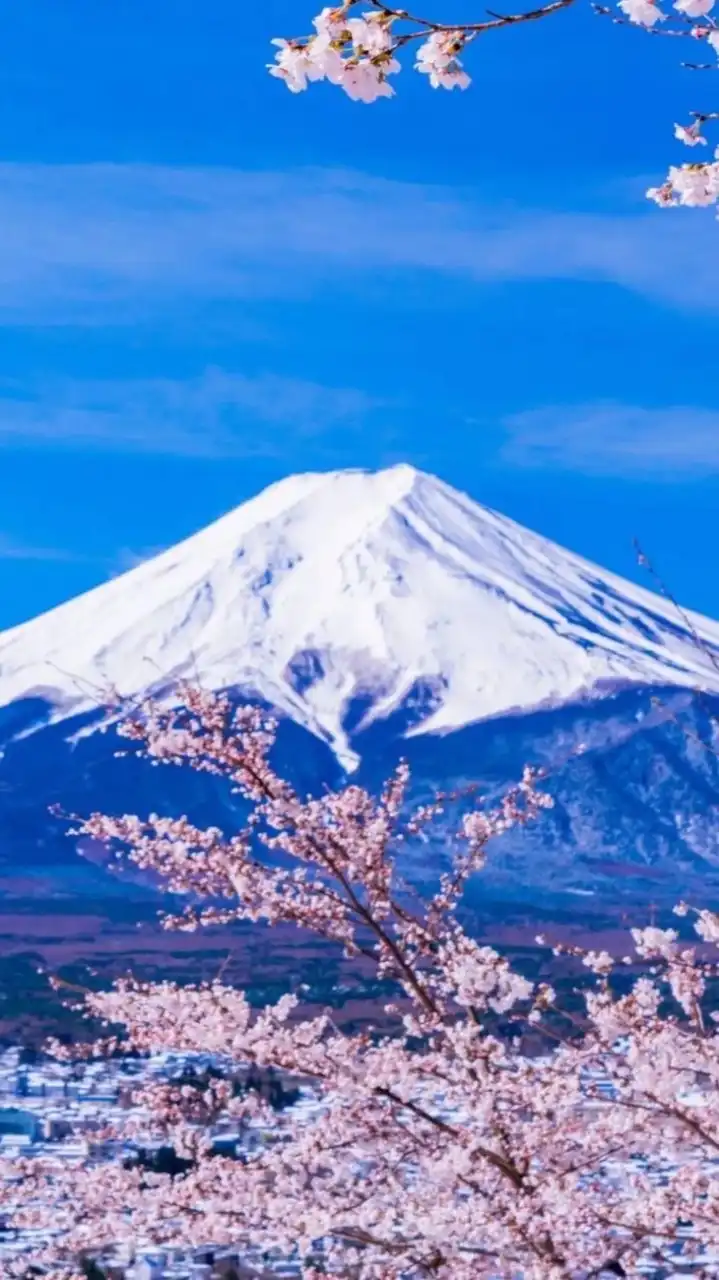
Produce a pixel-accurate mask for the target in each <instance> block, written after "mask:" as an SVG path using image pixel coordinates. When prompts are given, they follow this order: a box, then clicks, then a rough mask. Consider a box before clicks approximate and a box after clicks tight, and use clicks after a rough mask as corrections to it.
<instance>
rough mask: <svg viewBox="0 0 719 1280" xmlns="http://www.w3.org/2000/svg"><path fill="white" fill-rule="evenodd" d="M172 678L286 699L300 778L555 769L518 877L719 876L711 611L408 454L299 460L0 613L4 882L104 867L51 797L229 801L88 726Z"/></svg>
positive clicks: (140, 808)
mask: <svg viewBox="0 0 719 1280" xmlns="http://www.w3.org/2000/svg"><path fill="white" fill-rule="evenodd" d="M715 664H716V665H715ZM181 677H184V678H188V679H190V680H196V681H199V682H201V683H202V684H203V685H204V686H205V687H209V688H216V689H219V688H225V689H229V690H232V691H233V692H234V693H235V694H236V695H237V697H238V698H248V697H249V698H255V699H258V700H260V701H262V702H263V703H265V704H269V705H270V706H272V707H274V708H275V709H276V710H277V711H278V712H279V713H280V714H281V717H282V724H281V736H280V743H279V745H278V750H280V752H281V755H282V759H281V762H280V767H281V768H282V769H283V771H287V772H289V773H290V776H293V777H294V778H295V780H296V781H298V782H299V783H301V785H302V787H303V789H305V790H307V789H309V790H312V789H314V788H319V787H322V786H323V785H325V784H327V783H334V782H337V781H338V780H339V779H340V778H341V777H342V775H343V772H344V773H346V772H347V771H350V770H357V771H358V774H357V776H358V777H359V780H360V781H363V782H366V783H368V785H371V786H374V785H375V784H377V783H378V782H379V781H380V780H381V779H382V777H383V776H386V773H387V772H388V771H389V769H391V768H392V767H393V765H394V763H395V762H396V760H397V757H398V755H400V754H401V755H406V756H407V757H408V758H409V761H410V764H411V766H412V772H413V777H414V779H415V786H416V789H417V792H418V793H419V794H422V795H424V794H425V793H427V792H430V791H431V790H432V789H433V788H435V787H447V786H454V785H457V784H461V783H463V782H465V781H473V782H478V783H479V784H480V786H481V789H482V791H483V792H484V793H485V794H487V795H492V794H493V793H495V792H496V791H499V790H501V789H502V788H503V787H504V786H506V785H507V784H508V783H510V782H512V781H514V780H515V779H516V778H517V776H518V775H519V774H520V773H521V769H522V766H523V765H524V764H525V763H526V762H530V763H538V764H545V765H548V766H549V768H550V771H551V778H550V781H549V783H548V784H547V785H549V786H550V788H551V790H552V792H553V794H554V797H555V802H556V803H555V808H554V809H553V810H551V811H550V812H549V813H547V814H546V815H545V816H544V817H543V818H542V821H541V823H539V824H537V825H536V826H535V827H532V828H531V829H527V830H522V831H518V832H515V833H511V834H510V836H508V837H503V839H502V840H501V841H499V842H497V849H498V852H497V854H496V856H495V857H493V859H492V861H491V862H490V866H489V870H488V873H487V878H486V883H487V884H491V883H492V881H494V883H495V884H497V885H499V886H500V890H501V893H502V894H504V895H505V897H506V896H507V895H509V896H512V895H513V896H514V897H518V896H519V897H523V899H524V900H525V901H528V900H530V901H532V902H534V901H536V899H537V895H538V894H540V893H547V894H549V895H550V896H553V900H556V897H557V895H558V894H559V895H560V896H561V895H563V894H566V893H567V892H569V893H575V894H576V893H579V894H584V895H595V897H596V899H597V900H600V899H601V901H602V902H603V903H606V902H608V901H612V900H614V899H616V898H617V886H618V884H621V885H622V886H623V889H624V893H625V894H626V893H627V892H629V890H630V889H633V890H634V891H636V892H638V893H639V894H642V895H644V896H646V886H647V883H650V884H651V885H652V892H660V891H662V886H663V887H664V891H665V892H666V893H667V894H671V895H676V893H677V891H678V892H679V893H680V894H681V895H683V896H686V895H687V893H688V889H689V888H690V887H691V886H695V887H696V886H698V890H697V891H701V892H702V894H704V891H705V889H707V888H708V886H709V885H710V884H713V885H714V886H715V888H716V890H717V891H718V892H719V762H718V757H717V754H716V748H717V744H718V743H719V735H718V734H717V730H716V726H717V724H719V624H717V623H714V622H711V621H709V620H708V619H705V618H702V617H699V616H698V615H687V614H683V613H680V612H679V611H678V610H677V609H676V608H675V607H674V606H673V605H671V604H670V603H668V602H666V601H664V600H663V599H661V598H660V597H658V596H656V595H654V594H652V593H651V592H648V591H644V590H641V589H640V588H638V587H635V586H632V585H630V584H629V583H627V582H625V581H623V580H622V579H620V578H618V577H615V576H614V575H612V574H609V573H606V572H605V571H604V570H602V569H600V568H598V567H597V566H595V565H593V564H590V563H589V562H587V561H585V560H583V559H581V558H580V557H578V556H576V555H573V554H572V553H571V552H568V551H565V550H564V549H562V548H561V547H559V546H556V545H555V544H554V543H552V542H549V541H547V540H546V539H544V538H541V537H539V536H537V535H536V534H534V533H531V532H529V531H528V530H526V529H523V528H522V527H521V526H520V525H518V524H515V523H514V522H513V521H511V520H508V519H506V518H505V517H503V516H501V515H499V514H497V513H496V512H493V511H490V510H488V509H486V508H484V507H482V506H479V505H478V504H477V503H475V502H473V501H471V500H470V499H469V498H467V497H465V496H463V495H462V494H460V493H458V492H456V491H455V490H453V489H451V488H450V487H449V486H447V485H446V484H443V483H442V482H441V481H439V480H436V479H434V478H433V477H431V476H428V475H424V474H422V473H421V472H418V471H415V470H413V469H412V468H411V467H409V466H399V467H393V468H391V469H389V470H385V471H380V472H377V473H370V472H363V471H346V472H334V473H330V474H324V475H301V476H296V477H292V478H290V479H287V480H284V481H282V482H280V483H279V484H276V485H273V486H272V487H271V488H269V489H267V490H266V491H265V492H264V493H261V494H260V495H259V496H258V497H257V498H254V499H253V500H252V501H250V502H247V503H245V504H243V505H242V506H240V507H238V508H237V509H236V510H235V511H232V512H231V513H230V514H229V515H227V516H224V517H223V518H222V519H220V520H218V521H216V522H215V523H214V524H212V525H210V526H209V527H208V528H206V529H204V530H202V531H201V532H200V533H198V534H196V535H195V536H194V537H191V538H189V539H187V540H186V541H185V542H182V543H180V544H179V545H178V546H176V547H173V548H172V549H171V550H169V551H166V552H164V553H163V554H161V555H159V556H157V557H155V558H154V559H152V560H150V561H147V562H146V563H144V564H141V565H140V566H138V567H137V568H135V569H133V570H131V571H130V572H129V573H126V574H124V575H122V576H121V577H118V578H115V579H113V580H112V581H109V582H106V583H104V584H103V585H102V586H100V587H97V588H96V589H95V590H93V591H90V592H88V593H87V594H86V595H83V596H81V597H79V598H78V599H76V600H72V601H70V602H69V603H68V604H65V605H62V606H61V607H60V608H57V609H54V610H52V611H51V612H49V613H47V614H45V615H43V616H42V617H38V618H36V619H34V620H33V621H31V622H28V623H26V624H24V625H22V626H19V627H16V628H14V629H13V630H10V631H6V632H5V633H3V634H0V880H1V879H3V878H5V880H7V879H8V877H11V876H12V874H13V872H14V870H15V869H16V868H18V867H19V866H22V867H23V868H26V869H30V868H39V869H44V872H43V874H45V873H48V868H50V871H51V872H52V875H51V878H52V876H54V877H55V881H54V882H55V883H56V884H57V883H62V884H63V885H65V886H66V887H67V886H70V885H71V884H72V885H73V886H74V888H73V892H75V891H77V890H78V889H79V888H80V887H81V885H82V883H84V882H83V876H85V877H90V879H92V876H93V875H95V880H94V882H93V883H94V887H95V890H97V889H98V887H99V886H100V883H101V881H102V882H103V883H104V882H105V880H109V878H108V877H106V876H105V873H104V872H103V873H100V872H97V873H95V872H93V871H92V870H91V868H90V867H89V866H88V864H87V863H86V864H84V870H83V869H82V865H83V864H81V860H80V859H78V858H77V857H75V855H74V852H73V848H72V844H71V842H69V841H68V840H67V836H66V827H65V825H64V824H62V823H60V822H58V821H57V820H56V819H51V818H49V817H48V805H50V804H53V803H58V802H59V803H60V804H62V806H63V807H64V808H65V809H66V810H67V811H74V812H85V813H86V812H88V811H90V810H92V809H103V810H105V811H109V812H113V811H115V812H116V811H131V812H147V811H150V810H153V809H154V810H156V811H158V810H159V811H165V812H170V811H178V812H189V813H190V815H191V816H192V817H193V818H194V820H195V821H208V822H210V823H217V824H218V825H220V826H224V827H225V828H227V827H229V826H231V825H232V823H233V822H234V821H236V820H237V812H236V809H235V808H233V805H234V801H232V800H231V798H230V797H228V796H225V795H224V794H221V793H220V792H219V791H218V789H217V788H216V787H215V786H214V784H213V783H212V780H211V779H207V778H206V777H203V776H202V775H184V774H180V773H179V772H178V771H176V770H146V769H145V770H144V772H143V769H144V766H142V767H141V766H140V764H139V763H138V762H133V761H130V760H124V761H118V760H116V759H115V758H114V754H113V751H114V744H113V742H112V740H111V739H112V734H110V735H101V734H97V733H95V732H93V730H94V729H95V728H96V727H97V724H98V706H99V704H100V703H101V701H102V700H103V695H104V694H105V693H106V692H107V691H108V690H110V689H113V690H114V691H115V692H117V693H119V694H121V695H125V696H128V697H129V696H133V695H137V694H138V693H142V692H145V691H153V692H154V693H155V694H162V695H168V696H171V694H172V691H173V688H174V686H175V685H176V682H177V680H178V679H179V678H181ZM657 701H658V702H659V704H660V705H659V706H658V705H657ZM580 744H581V747H582V750H581V752H577V748H578V747H579V746H580ZM442 856H443V851H442V848H441V847H433V848H431V849H428V850H427V851H426V853H425V858H426V867H425V869H429V870H430V871H431V872H434V871H436V869H437V865H438V863H439V862H440V861H441V858H442ZM58 869H59V870H58ZM58 877H59V879H58ZM484 883H485V880H484V878H483V884H484ZM483 891H484V889H483ZM575 901H576V900H575ZM585 901H587V899H586V897H585V898H582V902H585Z"/></svg>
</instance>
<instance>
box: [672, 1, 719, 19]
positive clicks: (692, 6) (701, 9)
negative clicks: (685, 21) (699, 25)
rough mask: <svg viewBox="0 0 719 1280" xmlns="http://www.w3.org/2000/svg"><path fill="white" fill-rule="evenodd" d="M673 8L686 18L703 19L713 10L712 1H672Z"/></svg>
mask: <svg viewBox="0 0 719 1280" xmlns="http://www.w3.org/2000/svg"><path fill="white" fill-rule="evenodd" d="M674 8H675V9H677V10H678V11H679V13H683V14H684V15H685V17H687V18H705V17H706V15H707V14H708V13H711V11H712V9H713V8H714V0H674Z"/></svg>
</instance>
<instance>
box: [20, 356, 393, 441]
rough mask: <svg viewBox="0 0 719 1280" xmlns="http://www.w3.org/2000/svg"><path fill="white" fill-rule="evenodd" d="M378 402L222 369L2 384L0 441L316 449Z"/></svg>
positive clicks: (354, 427) (349, 391) (358, 423)
mask: <svg viewBox="0 0 719 1280" xmlns="http://www.w3.org/2000/svg"><path fill="white" fill-rule="evenodd" d="M381 405H382V402H381V401H379V400H374V399H373V398H372V397H371V396H369V395H367V394H366V393H365V392H363V391H359V390H355V389H353V388H351V387H324V386H321V385H320V384H318V383H314V382H307V381H302V380H300V379H294V378H282V377H279V376H277V375H274V374H262V375H259V376H256V377H249V376H246V375H244V374H241V373H233V372H226V371H224V370H222V369H208V370H207V371H206V372H205V373H204V374H202V375H201V376H200V377H197V378H187V379H171V378H146V379H127V380H119V379H118V380H107V381H91V380H88V381H82V380H71V379H65V380H62V379H58V380H55V381H52V382H46V383H44V384H42V385H40V386H36V387H25V386H23V387H17V386H11V385H8V384H6V385H5V386H3V385H2V384H0V444H5V445H9V446H12V447H14V448H34V447H38V446H41V447H47V446H54V447H58V448H84V449H88V448H89V449H100V450H102V451H104V452H108V451H109V452H120V453H125V452H131V453H148V454H156V455H163V454H164V455H168V456H169V455H171V456H175V457H197V458H238V457H244V458H247V457H275V456H277V455H280V456H282V455H283V453H284V452H285V451H286V449H287V447H288V444H290V443H292V444H297V442H298V441H301V442H302V444H303V447H309V448H315V449H319V450H320V451H321V450H322V449H323V448H324V447H325V436H326V433H327V432H328V431H329V429H330V428H331V429H332V430H333V432H334V433H335V434H337V433H338V432H339V434H340V438H341V439H345V438H346V436H347V434H348V433H349V434H350V435H351V434H352V433H353V432H355V431H359V430H360V429H361V427H362V425H363V424H364V423H365V422H366V420H367V417H368V415H369V414H371V413H372V412H373V411H374V410H376V409H378V408H380V407H381ZM258 426H261V428H262V430H261V431H258Z"/></svg>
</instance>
